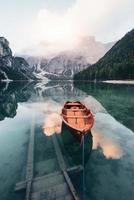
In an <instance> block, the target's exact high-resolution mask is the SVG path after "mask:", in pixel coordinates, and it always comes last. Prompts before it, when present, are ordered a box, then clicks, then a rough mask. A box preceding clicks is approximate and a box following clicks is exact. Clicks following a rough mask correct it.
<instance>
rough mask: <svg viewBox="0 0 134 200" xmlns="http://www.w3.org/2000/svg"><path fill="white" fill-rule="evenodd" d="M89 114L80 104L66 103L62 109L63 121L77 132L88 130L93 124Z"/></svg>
mask: <svg viewBox="0 0 134 200" xmlns="http://www.w3.org/2000/svg"><path fill="white" fill-rule="evenodd" d="M91 115H92V114H91V112H90V110H89V109H87V108H86V107H85V106H84V105H83V104H81V103H80V102H66V104H65V105H64V108H63V109H62V116H63V118H64V119H65V121H66V122H67V123H68V124H69V125H70V126H72V127H74V128H75V129H77V130H80V131H83V130H87V129H89V127H91V125H92V123H93V119H92V117H91Z"/></svg>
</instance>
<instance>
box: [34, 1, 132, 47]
mask: <svg viewBox="0 0 134 200" xmlns="http://www.w3.org/2000/svg"><path fill="white" fill-rule="evenodd" d="M131 2H132V0H129V1H126V0H118V1H117V0H110V1H107V0H99V1H98V0H94V1H93V0H76V2H75V3H74V4H73V5H72V7H70V8H68V9H67V10H66V11H65V12H64V13H62V14H59V13H55V12H52V11H50V10H48V9H41V10H40V11H39V13H38V16H37V19H36V21H35V29H34V32H33V34H34V38H35V40H36V41H38V42H40V41H47V42H48V43H49V44H50V45H51V47H52V44H54V46H55V45H56V44H57V45H59V48H63V49H66V48H67V49H68V48H72V47H74V46H75V45H76V44H77V42H78V40H79V38H80V37H81V36H87V35H88V36H89V35H95V36H97V37H98V35H100V37H98V38H101V36H102V37H104V36H105V35H106V34H107V35H108V34H109V33H110V35H111V30H112V34H115V32H116V30H115V27H116V28H117V27H121V26H122V19H121V16H123V18H124V14H125V17H126V20H127V17H128V16H129V14H128V11H126V10H127V8H128V7H130V5H131ZM118 16H119V17H118ZM116 17H117V19H116ZM118 18H119V19H120V20H118ZM116 22H118V25H117V24H116ZM124 23H125V20H124ZM110 26H112V27H110ZM109 39H110V38H109ZM53 48H54V47H53Z"/></svg>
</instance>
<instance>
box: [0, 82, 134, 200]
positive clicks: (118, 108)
mask: <svg viewBox="0 0 134 200" xmlns="http://www.w3.org/2000/svg"><path fill="white" fill-rule="evenodd" d="M67 100H80V101H82V102H84V104H85V105H86V106H87V107H88V108H90V109H91V111H92V113H93V114H94V118H95V123H94V126H93V128H92V130H91V133H92V138H90V140H91V139H92V143H90V144H89V148H90V149H91V151H90V153H89V155H87V162H86V164H85V166H84V173H83V172H79V175H78V173H76V174H70V178H71V180H72V183H73V184H74V187H75V189H76V191H77V192H78V194H79V196H80V197H81V199H84V200H86V199H87V200H88V199H90V200H119V199H121V200H126V199H127V200H132V199H134V155H133V150H134V85H119V84H108V83H88V82H87V83H83V82H79V83H75V84H74V85H73V83H72V82H71V81H68V82H56V81H53V82H52V81H51V82H48V83H44V82H38V83H34V82H29V83H28V82H11V83H1V84H0V186H1V187H0V199H1V200H21V199H24V198H25V192H24V190H22V191H21V192H14V189H15V185H16V183H18V182H20V181H25V180H26V177H29V176H33V178H37V177H41V176H44V175H49V174H52V173H54V172H58V171H59V170H60V166H59V164H58V162H57V159H56V152H55V148H54V145H53V136H54V135H55V134H56V137H57V138H59V140H58V141H61V143H60V142H59V143H60V144H59V146H60V148H61V152H62V154H63V157H64V159H65V162H66V165H67V168H71V167H73V166H76V165H79V164H81V163H80V162H81V160H79V154H80V153H82V152H80V151H79V152H76V148H75V147H76V146H75V142H74V143H71V137H72V135H71V134H70V133H69V131H68V130H66V129H64V128H63V127H62V126H61V123H62V121H61V118H60V112H61V108H62V106H63V104H64V102H65V101H67ZM65 132H66V133H67V134H68V135H69V134H70V143H67V141H66V140H67V139H66V138H64V137H62V136H63V135H64V134H65ZM32 134H34V135H33V138H34V149H33V154H34V155H33V163H34V167H33V172H32V173H31V174H30V173H29V172H28V170H27V160H28V159H29V160H30V159H31V162H32V157H30V156H29V157H28V152H29V141H30V140H31V141H32V139H31V138H32ZM63 140H65V141H63ZM68 141H69V140H68ZM64 144H66V145H64ZM67 144H68V145H70V144H71V146H70V147H69V148H72V149H71V151H72V154H71V152H70V151H69V150H70V149H68V147H67ZM73 151H74V152H73ZM30 155H31V154H30ZM81 158H83V154H81Z"/></svg>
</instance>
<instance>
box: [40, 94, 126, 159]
mask: <svg viewBox="0 0 134 200" xmlns="http://www.w3.org/2000/svg"><path fill="white" fill-rule="evenodd" d="M83 102H84V103H85V105H86V106H87V107H88V108H90V109H91V111H92V112H93V113H94V117H95V124H94V126H93V128H92V135H93V150H95V149H97V148H101V149H102V153H103V155H104V156H105V157H106V158H107V159H109V158H112V159H120V158H121V157H122V156H123V154H124V153H123V148H122V147H121V144H120V142H119V141H120V138H119V135H118V133H119V132H120V130H121V129H122V128H124V129H125V127H124V126H123V125H122V124H120V123H119V122H118V121H116V120H115V119H114V118H113V117H112V116H111V115H110V114H109V113H107V111H106V110H105V108H104V107H103V106H102V105H101V104H100V103H99V102H98V101H97V100H96V99H95V98H93V97H92V96H88V97H86V98H85V99H83ZM47 105H49V106H47V108H46V111H49V112H46V113H45V121H44V125H43V132H44V134H45V135H47V136H51V135H53V134H54V133H58V134H59V133H61V131H62V130H61V126H62V119H61V116H60V112H61V108H62V107H61V105H60V104H58V103H56V102H54V101H51V102H48V104H47ZM122 126H123V127H122Z"/></svg>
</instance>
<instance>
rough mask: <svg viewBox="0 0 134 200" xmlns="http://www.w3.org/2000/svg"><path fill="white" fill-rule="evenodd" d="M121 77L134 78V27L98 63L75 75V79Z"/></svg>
mask: <svg viewBox="0 0 134 200" xmlns="http://www.w3.org/2000/svg"><path fill="white" fill-rule="evenodd" d="M119 79H122V80H127V79H134V29H133V30H132V31H130V32H128V33H127V34H126V35H125V36H124V37H123V38H122V39H121V40H119V41H118V42H117V43H116V44H115V45H114V46H113V47H112V48H111V49H110V50H109V51H108V52H107V53H106V54H105V55H104V57H103V58H101V59H100V60H99V61H98V62H97V63H95V64H94V65H91V66H89V67H88V68H87V69H86V70H84V71H81V72H79V73H77V74H76V75H75V76H74V80H119Z"/></svg>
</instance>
